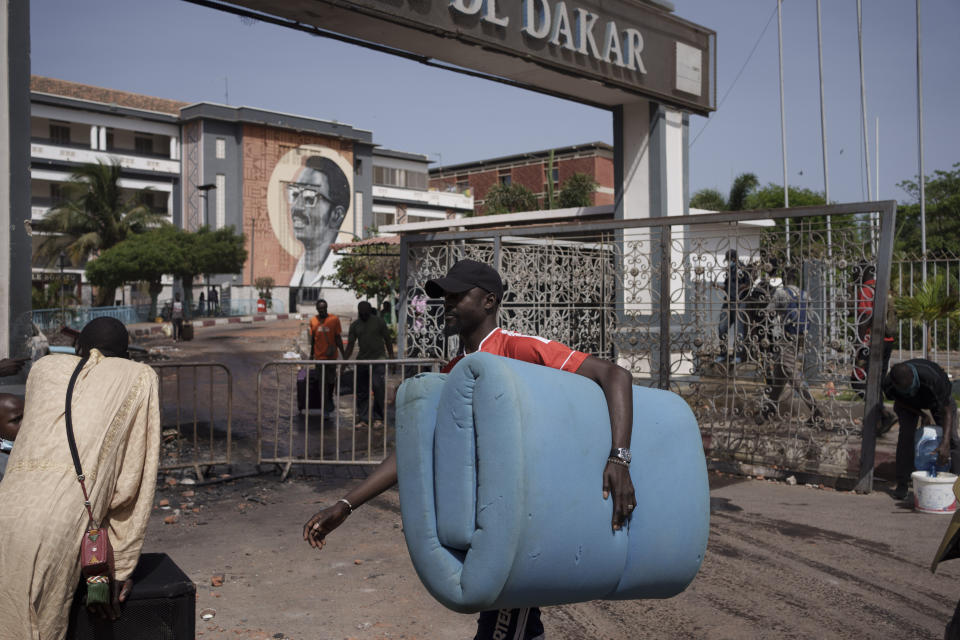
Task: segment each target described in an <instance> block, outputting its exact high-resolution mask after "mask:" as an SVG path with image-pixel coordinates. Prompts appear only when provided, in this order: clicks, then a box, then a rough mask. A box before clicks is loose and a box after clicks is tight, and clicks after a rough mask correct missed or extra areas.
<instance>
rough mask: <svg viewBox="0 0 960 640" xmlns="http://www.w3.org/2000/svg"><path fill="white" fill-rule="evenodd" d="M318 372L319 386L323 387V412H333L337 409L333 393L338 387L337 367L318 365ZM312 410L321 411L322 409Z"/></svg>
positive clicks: (333, 365) (334, 365)
mask: <svg viewBox="0 0 960 640" xmlns="http://www.w3.org/2000/svg"><path fill="white" fill-rule="evenodd" d="M316 371H317V373H316V375H317V384H322V385H323V410H324V411H327V412H330V411H333V410H334V409H335V408H336V407H335V406H334V404H333V392H334V390H335V389H336V386H337V365H336V364H318V365H316ZM321 381H322V382H321ZM311 408H313V409H319V408H320V407H311Z"/></svg>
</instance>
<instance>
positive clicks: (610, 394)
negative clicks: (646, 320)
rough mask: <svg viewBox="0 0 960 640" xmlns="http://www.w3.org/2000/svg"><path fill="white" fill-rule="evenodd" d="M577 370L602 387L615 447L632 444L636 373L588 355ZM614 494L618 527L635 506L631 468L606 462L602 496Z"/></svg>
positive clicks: (614, 516)
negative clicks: (634, 374)
mask: <svg viewBox="0 0 960 640" xmlns="http://www.w3.org/2000/svg"><path fill="white" fill-rule="evenodd" d="M576 373H578V374H579V375H581V376H584V377H585V378H590V379H591V380H593V381H594V382H596V383H597V384H598V385H600V388H601V389H602V390H603V395H604V397H605V398H606V400H607V409H608V411H609V412H610V431H611V446H612V448H614V449H616V448H624V449H629V448H630V435H631V431H632V429H633V377H632V376H631V375H630V372H629V371H627V370H626V369H624V368H623V367H619V366H617V365H615V364H613V363H612V362H608V361H606V360H601V359H600V358H596V357H594V356H587V358H586V360H584V361H583V363H582V364H581V365H580V367H579V368H578V369H577V371H576ZM611 493H612V494H613V522H612V524H613V528H614V530H617V529H619V528H620V527H621V526H622V525H623V522H624V520H626V519H627V518H628V517H629V516H630V514H631V513H632V511H633V508H634V507H635V506H636V504H637V502H636V498H635V497H634V489H633V481H632V480H631V479H630V471H629V468H628V467H626V466H624V465H621V464H616V463H614V462H607V464H606V466H605V467H604V469H603V499H604V500H606V499H607V497H608V496H609V495H610V494H611Z"/></svg>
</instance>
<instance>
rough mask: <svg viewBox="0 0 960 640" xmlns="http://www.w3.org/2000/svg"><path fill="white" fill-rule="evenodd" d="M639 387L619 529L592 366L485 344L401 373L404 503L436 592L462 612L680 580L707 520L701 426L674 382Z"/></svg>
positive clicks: (619, 592) (407, 530)
mask: <svg viewBox="0 0 960 640" xmlns="http://www.w3.org/2000/svg"><path fill="white" fill-rule="evenodd" d="M633 403H634V406H633V435H632V442H631V448H632V450H633V462H632V464H631V465H630V473H631V477H632V480H633V483H634V487H635V489H636V496H637V507H636V509H635V510H634V512H633V515H632V516H631V518H630V519H629V520H628V523H627V525H626V526H625V527H624V528H623V529H621V530H620V531H613V530H612V529H611V526H610V522H611V518H612V510H613V500H612V499H608V500H604V499H603V496H602V472H603V468H604V465H605V464H606V458H607V456H608V454H609V452H610V445H611V439H610V421H609V417H608V412H607V405H606V401H605V399H604V396H603V392H602V391H601V389H600V387H599V386H597V385H596V384H595V383H594V382H592V381H591V380H589V379H587V378H584V377H583V376H579V375H576V374H572V373H567V372H563V371H558V370H555V369H550V368H548V367H543V366H539V365H534V364H530V363H526V362H521V361H518V360H513V359H510V358H503V357H499V356H494V355H490V354H486V353H476V354H472V355H470V356H468V357H466V358H464V359H463V360H462V361H461V362H460V363H458V364H457V366H456V367H454V369H453V370H452V371H451V372H450V373H449V374H447V375H443V374H421V375H419V376H417V377H415V378H412V379H410V380H408V381H406V382H405V383H404V384H403V385H402V386H401V387H400V390H399V393H398V397H397V465H398V474H399V484H400V501H401V510H402V517H403V526H404V534H405V537H406V541H407V547H408V549H409V551H410V556H411V558H412V560H413V565H414V567H415V569H416V571H417V574H418V575H419V576H420V579H421V580H422V581H423V584H424V585H425V586H426V588H427V589H428V590H429V591H430V593H431V594H432V595H433V596H434V597H435V598H436V599H437V600H439V601H440V602H441V603H442V604H444V605H446V606H447V607H449V608H451V609H453V610H455V611H459V612H463V613H467V612H475V611H482V610H489V609H499V608H513V607H526V606H544V605H554V604H563V603H570V602H582V601H587V600H596V599H634V598H666V597H670V596H673V595H675V594H677V593H679V592H681V591H683V590H684V589H685V588H686V587H687V585H688V584H689V583H690V582H691V581H692V580H693V578H694V576H695V575H696V574H697V571H698V570H699V568H700V563H701V562H702V560H703V554H704V551H705V549H706V544H707V533H708V529H709V513H710V509H709V503H710V498H709V488H708V485H707V474H706V464H705V460H704V455H703V445H702V441H701V438H700V432H699V429H698V428H697V423H696V420H695V418H694V416H693V413H692V412H691V411H690V408H689V407H688V406H687V404H686V403H685V402H684V401H683V399H682V398H680V397H679V396H678V395H676V394H674V393H671V392H668V391H661V390H656V389H649V388H644V387H633Z"/></svg>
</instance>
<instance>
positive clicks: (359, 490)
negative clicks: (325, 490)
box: [344, 453, 397, 509]
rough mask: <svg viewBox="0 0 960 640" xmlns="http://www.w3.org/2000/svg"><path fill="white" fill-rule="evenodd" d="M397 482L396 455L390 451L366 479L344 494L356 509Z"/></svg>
mask: <svg viewBox="0 0 960 640" xmlns="http://www.w3.org/2000/svg"><path fill="white" fill-rule="evenodd" d="M395 484H397V455H396V453H390V455H389V456H387V457H386V458H385V459H384V461H383V462H381V463H380V464H379V465H377V468H376V469H374V470H373V473H371V474H370V475H369V476H367V477H366V479H365V480H364V481H363V482H361V483H360V484H359V485H357V486H356V487H355V488H354V489H353V491H351V492H350V493H348V494H347V495H346V496H344V497H345V498H346V499H347V501H348V502H349V503H350V505H351V506H352V507H353V508H354V509H356V508H357V507H359V506H360V505H362V504H363V503H365V502H367V501H369V500H372V499H373V498H376V497H377V496H378V495H380V494H381V493H383V492H384V491H386V490H387V489H389V488H390V487H392V486H393V485H395Z"/></svg>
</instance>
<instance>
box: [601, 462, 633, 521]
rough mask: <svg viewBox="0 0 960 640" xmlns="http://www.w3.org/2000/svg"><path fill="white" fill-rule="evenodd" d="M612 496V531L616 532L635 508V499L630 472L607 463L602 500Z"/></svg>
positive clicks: (618, 465) (612, 463) (620, 466)
mask: <svg viewBox="0 0 960 640" xmlns="http://www.w3.org/2000/svg"><path fill="white" fill-rule="evenodd" d="M611 493H612V494H613V521H612V523H611V524H612V526H613V530H614V531H618V530H619V529H620V527H622V526H623V523H624V522H625V521H626V519H627V518H629V517H630V515H631V514H632V513H633V509H634V507H636V506H637V499H636V497H635V496H634V492H633V481H632V480H631V479H630V470H629V469H628V468H627V467H625V466H623V465H620V464H616V463H614V462H608V463H607V466H606V468H604V470H603V499H604V500H606V499H607V498H608V497H609V496H610V494H611Z"/></svg>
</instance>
